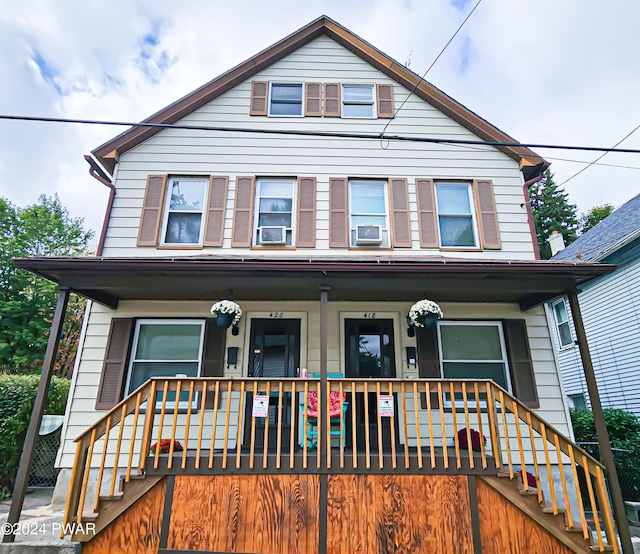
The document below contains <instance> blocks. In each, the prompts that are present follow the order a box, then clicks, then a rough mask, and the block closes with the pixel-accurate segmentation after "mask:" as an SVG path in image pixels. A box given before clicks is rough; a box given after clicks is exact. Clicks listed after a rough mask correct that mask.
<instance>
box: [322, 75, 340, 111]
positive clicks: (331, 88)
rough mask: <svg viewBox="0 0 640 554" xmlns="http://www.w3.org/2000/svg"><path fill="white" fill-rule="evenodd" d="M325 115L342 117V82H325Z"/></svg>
mask: <svg viewBox="0 0 640 554" xmlns="http://www.w3.org/2000/svg"><path fill="white" fill-rule="evenodd" d="M324 116H325V117H340V83H325V84H324Z"/></svg>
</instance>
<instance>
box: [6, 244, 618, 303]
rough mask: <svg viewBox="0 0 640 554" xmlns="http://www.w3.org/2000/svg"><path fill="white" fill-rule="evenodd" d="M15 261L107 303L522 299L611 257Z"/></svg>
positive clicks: (577, 280) (575, 280)
mask: <svg viewBox="0 0 640 554" xmlns="http://www.w3.org/2000/svg"><path fill="white" fill-rule="evenodd" d="M14 262H15V264H16V266H17V267H19V268H22V269H26V270H28V271H31V272H32V273H35V274H37V275H40V276H42V277H45V278H47V279H50V280H51V281H54V282H55V283H57V284H58V285H60V286H63V287H68V288H70V289H71V290H73V291H74V292H77V293H79V294H81V295H83V296H86V297H87V298H91V299H92V300H95V301H97V302H99V303H101V304H105V305H107V306H109V307H113V308H115V307H117V305H118V302H119V301H121V300H217V299H221V298H232V299H236V300H318V299H319V296H320V292H319V291H320V288H321V287H330V292H329V299H330V300H332V301H338V300H352V301H354V300H355V301H371V300H378V301H381V300H382V301H414V300H417V299H419V298H422V297H425V296H428V297H429V298H432V299H434V300H436V301H440V302H515V303H518V304H520V306H521V307H522V309H528V308H530V307H532V306H535V305H536V304H540V303H541V302H544V301H546V300H549V299H551V298H553V297H555V296H558V295H561V294H563V293H565V292H569V291H574V290H576V288H577V287H578V286H580V285H581V284H583V283H585V282H587V281H589V280H591V279H593V278H595V277H598V276H600V275H605V274H607V273H610V272H611V271H613V270H614V269H615V267H616V266H614V265H609V264H592V263H586V262H555V261H553V262H550V261H498V260H495V261H493V260H468V259H451V258H443V257H427V256H423V257H411V258H408V257H407V258H403V259H400V260H399V259H398V258H397V257H395V258H393V257H391V256H388V257H376V258H373V257H350V258H333V257H332V258H329V257H325V258H305V259H301V258H300V257H298V258H271V257H270V258H266V257H258V256H256V257H251V258H250V257H233V256H197V257H195V256H194V257H182V258H176V257H173V258H159V257H158V258H96V257H87V258H64V257H59V258H55V257H50V258H19V259H16V260H14Z"/></svg>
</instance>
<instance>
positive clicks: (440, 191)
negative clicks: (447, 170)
mask: <svg viewBox="0 0 640 554" xmlns="http://www.w3.org/2000/svg"><path fill="white" fill-rule="evenodd" d="M435 189H436V203H437V210H438V226H439V229H440V246H442V247H445V248H446V247H460V248H469V247H471V248H475V247H477V246H478V236H477V227H476V216H475V210H474V209H473V206H474V203H473V186H472V183H466V182H461V181H436V182H435Z"/></svg>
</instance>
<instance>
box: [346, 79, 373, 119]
mask: <svg viewBox="0 0 640 554" xmlns="http://www.w3.org/2000/svg"><path fill="white" fill-rule="evenodd" d="M374 103H375V100H374V94H373V85H369V84H367V85H346V84H343V85H342V117H375V110H374Z"/></svg>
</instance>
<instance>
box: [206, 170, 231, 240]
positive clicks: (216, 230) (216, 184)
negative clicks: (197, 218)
mask: <svg viewBox="0 0 640 554" xmlns="http://www.w3.org/2000/svg"><path fill="white" fill-rule="evenodd" d="M228 185H229V177H217V176H216V177H211V178H210V179H209V202H208V205H207V212H206V218H207V219H206V221H205V225H204V241H203V245H204V246H222V233H223V232H224V216H225V212H226V209H227V188H228Z"/></svg>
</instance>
